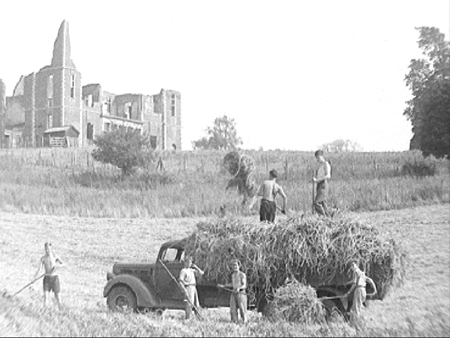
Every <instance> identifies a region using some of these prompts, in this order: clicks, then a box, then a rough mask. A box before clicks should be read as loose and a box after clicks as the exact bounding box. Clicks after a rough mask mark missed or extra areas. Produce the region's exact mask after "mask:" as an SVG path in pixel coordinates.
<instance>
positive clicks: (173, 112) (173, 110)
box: [171, 94, 175, 116]
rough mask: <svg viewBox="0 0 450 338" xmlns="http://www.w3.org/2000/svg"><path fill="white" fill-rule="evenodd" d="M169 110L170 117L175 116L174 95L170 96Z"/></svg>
mask: <svg viewBox="0 0 450 338" xmlns="http://www.w3.org/2000/svg"><path fill="white" fill-rule="evenodd" d="M171 104H172V106H171V110H172V116H175V95H174V94H172V100H171Z"/></svg>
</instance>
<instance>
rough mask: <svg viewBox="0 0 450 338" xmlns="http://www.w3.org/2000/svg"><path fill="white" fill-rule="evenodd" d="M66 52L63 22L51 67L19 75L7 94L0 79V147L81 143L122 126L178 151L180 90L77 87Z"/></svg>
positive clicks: (161, 147) (78, 77) (66, 29)
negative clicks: (115, 91)
mask: <svg viewBox="0 0 450 338" xmlns="http://www.w3.org/2000/svg"><path fill="white" fill-rule="evenodd" d="M70 55H71V53H70V37H69V26H68V23H67V22H66V21H63V22H62V24H61V26H60V28H59V31H58V36H57V38H56V40H55V44H54V48H53V57H52V60H51V63H50V65H48V66H45V67H43V68H41V69H40V70H39V71H38V72H36V73H31V74H29V75H26V76H21V77H20V79H19V81H18V83H17V84H16V86H15V88H14V91H13V95H12V96H10V97H7V96H6V95H5V86H4V84H3V82H2V81H1V80H0V135H1V138H2V139H1V143H0V146H1V147H47V146H76V147H84V146H88V145H91V144H92V143H93V140H94V138H95V136H96V135H100V134H101V133H103V132H107V131H110V130H113V129H116V128H126V129H128V130H130V129H134V130H139V131H140V132H141V133H145V134H147V135H149V136H150V142H151V146H152V147H153V148H154V149H158V150H166V149H181V97H180V93H179V92H177V91H175V90H167V89H161V91H160V92H159V93H158V94H155V95H145V94H118V95H116V94H113V93H110V92H108V91H106V90H103V88H102V86H101V85H100V84H88V85H84V86H82V85H81V73H80V72H79V71H78V70H77V68H76V67H75V64H74V62H73V61H72V59H71V56H70ZM0 75H1V74H0Z"/></svg>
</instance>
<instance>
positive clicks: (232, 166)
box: [222, 151, 257, 197]
mask: <svg viewBox="0 0 450 338" xmlns="http://www.w3.org/2000/svg"><path fill="white" fill-rule="evenodd" d="M222 165H223V167H224V168H225V169H226V170H227V171H228V172H229V173H230V175H232V176H233V177H232V178H231V179H230V180H229V181H228V185H227V189H230V188H236V187H237V189H238V192H239V194H240V195H244V197H253V196H254V195H255V194H256V190H257V186H256V183H255V179H254V176H253V173H254V171H255V162H254V161H253V158H251V157H250V156H248V155H245V154H242V153H240V152H238V151H231V152H229V153H227V154H226V155H225V157H224V158H223V163H222Z"/></svg>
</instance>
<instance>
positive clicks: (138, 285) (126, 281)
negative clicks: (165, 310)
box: [103, 274, 160, 307]
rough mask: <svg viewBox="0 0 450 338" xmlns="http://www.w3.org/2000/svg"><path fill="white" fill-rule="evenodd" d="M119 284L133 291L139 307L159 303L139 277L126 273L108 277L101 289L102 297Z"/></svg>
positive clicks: (152, 305)
mask: <svg viewBox="0 0 450 338" xmlns="http://www.w3.org/2000/svg"><path fill="white" fill-rule="evenodd" d="M119 284H120V285H126V286H128V287H129V288H130V289H131V290H132V291H133V292H134V294H135V295H136V300H137V306H139V307H157V306H158V304H159V303H160V301H159V299H158V297H157V296H156V295H155V294H154V292H153V291H152V290H149V289H148V288H147V287H146V286H145V284H144V283H143V282H142V281H141V280H140V279H139V278H136V277H134V276H132V275H127V274H122V275H118V276H115V277H114V278H112V279H110V280H109V281H108V283H106V286H105V288H104V289H103V297H108V294H109V292H110V291H111V289H112V288H113V287H114V286H116V285H119Z"/></svg>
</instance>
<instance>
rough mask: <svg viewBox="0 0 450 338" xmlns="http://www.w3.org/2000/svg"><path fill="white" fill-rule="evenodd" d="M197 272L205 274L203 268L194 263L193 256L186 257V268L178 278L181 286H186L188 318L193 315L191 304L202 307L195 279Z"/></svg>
mask: <svg viewBox="0 0 450 338" xmlns="http://www.w3.org/2000/svg"><path fill="white" fill-rule="evenodd" d="M196 273H197V274H200V275H203V274H204V272H203V270H201V269H200V268H199V267H198V266H197V265H195V264H192V257H189V256H188V257H185V259H184V268H183V269H181V271H180V277H179V278H178V281H179V282H180V285H181V287H183V288H184V290H185V294H186V297H187V299H186V300H185V303H186V305H185V312H186V319H189V318H190V317H191V314H192V305H191V304H193V305H194V306H195V307H196V308H197V309H198V308H199V307H200V304H199V301H198V294H197V287H196V279H195V274H196ZM188 299H189V300H188ZM189 301H190V302H189Z"/></svg>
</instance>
